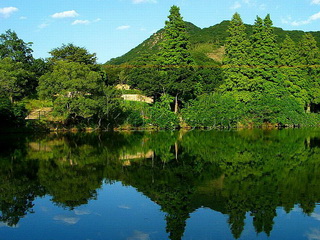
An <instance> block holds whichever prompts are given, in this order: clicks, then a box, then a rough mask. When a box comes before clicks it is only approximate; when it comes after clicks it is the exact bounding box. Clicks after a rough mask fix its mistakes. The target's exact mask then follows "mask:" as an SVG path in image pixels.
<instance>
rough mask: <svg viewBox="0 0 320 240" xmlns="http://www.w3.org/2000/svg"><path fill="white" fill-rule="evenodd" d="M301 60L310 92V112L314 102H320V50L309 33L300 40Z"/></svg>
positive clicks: (308, 107)
mask: <svg viewBox="0 0 320 240" xmlns="http://www.w3.org/2000/svg"><path fill="white" fill-rule="evenodd" d="M298 51H299V62H300V64H301V65H300V67H301V69H302V72H303V75H304V78H305V79H306V85H307V87H306V88H307V89H308V93H309V99H308V102H307V106H306V111H307V112H310V110H311V107H312V106H313V105H314V104H317V105H318V104H320V83H319V75H320V70H319V64H320V51H319V48H318V46H317V42H316V40H315V39H314V37H313V36H312V35H311V34H310V33H307V34H305V35H304V36H303V37H302V39H301V41H300V42H299V50H298Z"/></svg>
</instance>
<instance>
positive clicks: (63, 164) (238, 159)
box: [0, 129, 320, 240]
mask: <svg viewBox="0 0 320 240" xmlns="http://www.w3.org/2000/svg"><path fill="white" fill-rule="evenodd" d="M0 146H1V148H0V149H1V150H0V174H1V176H0V179H1V180H0V239H1V240H7V239H10V240H15V239H19V240H20V239H24V240H62V239H63V240H69V239H70V240H71V239H72V240H74V239H77V240H78V239H83V240H102V239H103V240H105V239H111V240H117V239H126V240H147V239H171V240H173V239H174V240H178V239H189V240H191V239H192V240H199V239H204V240H211V239H212V240H213V239H281V240H282V239H290V240H293V239H309V240H311V239H314V240H319V239H320V206H319V203H320V129H283V130H260V129H255V130H232V131H196V130H193V131H175V132H169V131H160V132H108V133H65V134H60V133H58V134H57V133H52V134H47V135H8V134H7V135H5V134H0Z"/></svg>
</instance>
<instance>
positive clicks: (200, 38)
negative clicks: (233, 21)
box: [106, 21, 320, 65]
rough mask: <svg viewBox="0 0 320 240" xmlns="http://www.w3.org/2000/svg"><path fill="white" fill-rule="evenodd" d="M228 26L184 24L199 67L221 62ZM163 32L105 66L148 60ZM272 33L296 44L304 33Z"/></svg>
mask: <svg viewBox="0 0 320 240" xmlns="http://www.w3.org/2000/svg"><path fill="white" fill-rule="evenodd" d="M229 25H230V21H222V22H221V23H219V24H216V25H214V26H211V27H208V28H202V29H201V28H199V27H197V26H196V25H194V24H192V23H190V22H186V28H187V31H188V33H189V35H190V43H191V48H190V51H191V54H192V56H193V58H194V59H195V61H196V62H197V63H198V64H199V65H201V64H208V63H217V62H220V61H221V59H222V57H223V53H224V48H223V45H224V42H225V39H226V37H227V36H228V33H227V29H228V27H229ZM246 27H247V28H246V31H247V34H248V35H251V34H252V27H253V25H249V24H246ZM163 31H164V29H160V30H159V31H157V32H156V33H154V34H153V35H151V36H150V37H149V38H148V39H146V40H145V41H143V42H142V43H141V44H139V45H138V46H137V47H135V48H133V49H131V50H130V51H129V52H127V53H126V54H124V55H122V56H120V57H117V58H113V59H111V60H110V61H108V62H107V63H106V64H108V65H120V64H125V63H126V64H134V63H136V62H138V61H139V59H140V58H144V59H145V58H150V56H152V55H154V54H155V53H157V52H158V50H159V47H160V44H159V43H160V42H161V41H162V38H163ZM274 32H275V34H276V35H277V36H278V38H277V41H278V42H279V43H280V42H282V41H283V40H284V39H285V37H286V35H288V36H290V37H291V38H292V39H293V40H294V41H296V42H298V41H299V40H300V39H301V37H302V35H303V34H304V33H305V32H304V31H298V30H293V31H287V30H283V29H282V28H277V27H274ZM310 33H311V34H312V35H313V36H314V37H315V39H316V41H317V42H318V45H319V47H320V31H317V32H310Z"/></svg>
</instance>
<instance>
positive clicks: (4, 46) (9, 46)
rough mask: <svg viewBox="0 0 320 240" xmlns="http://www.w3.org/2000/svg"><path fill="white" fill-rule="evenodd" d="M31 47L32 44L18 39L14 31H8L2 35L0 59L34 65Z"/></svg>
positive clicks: (0, 38) (0, 36)
mask: <svg viewBox="0 0 320 240" xmlns="http://www.w3.org/2000/svg"><path fill="white" fill-rule="evenodd" d="M31 46H32V43H26V42H24V41H23V40H22V39H20V38H18V35H17V34H16V33H15V32H14V31H12V30H7V31H6V32H5V33H3V34H1V35H0V58H1V59H3V58H10V59H12V60H13V61H14V62H21V63H23V64H28V65H29V64H32V62H33V61H34V59H33V56H32V52H33V50H32V49H31Z"/></svg>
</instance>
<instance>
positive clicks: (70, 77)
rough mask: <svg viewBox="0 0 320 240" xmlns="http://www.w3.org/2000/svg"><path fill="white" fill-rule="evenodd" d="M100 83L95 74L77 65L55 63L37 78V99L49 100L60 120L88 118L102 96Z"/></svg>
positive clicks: (85, 66) (98, 75)
mask: <svg viewBox="0 0 320 240" xmlns="http://www.w3.org/2000/svg"><path fill="white" fill-rule="evenodd" d="M102 87H103V81H102V77H101V75H100V74H99V73H98V72H95V71H92V70H91V69H90V67H89V66H87V65H84V64H81V63H77V62H65V61H58V62H56V63H55V64H54V66H53V71H52V72H49V73H47V74H45V75H43V76H42V77H41V78H40V79H39V87H38V93H39V96H40V97H41V98H47V99H52V100H53V101H54V108H55V111H56V112H57V113H59V115H62V116H64V119H65V120H66V119H69V118H77V117H82V118H89V117H91V116H93V115H94V114H95V112H96V107H97V100H96V97H97V96H100V95H101V94H102Z"/></svg>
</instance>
